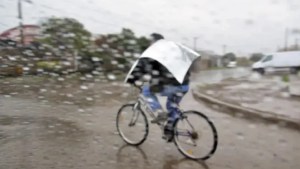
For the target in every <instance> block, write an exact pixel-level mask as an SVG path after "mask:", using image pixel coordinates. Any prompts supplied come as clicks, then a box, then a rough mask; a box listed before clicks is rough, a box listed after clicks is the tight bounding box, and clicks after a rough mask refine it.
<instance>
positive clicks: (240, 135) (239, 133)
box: [237, 132, 245, 140]
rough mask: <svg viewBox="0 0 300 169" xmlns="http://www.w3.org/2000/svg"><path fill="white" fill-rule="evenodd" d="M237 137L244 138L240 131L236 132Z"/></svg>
mask: <svg viewBox="0 0 300 169" xmlns="http://www.w3.org/2000/svg"><path fill="white" fill-rule="evenodd" d="M237 138H238V139H239V140H244V139H245V137H244V134H243V133H241V132H238V133H237Z"/></svg>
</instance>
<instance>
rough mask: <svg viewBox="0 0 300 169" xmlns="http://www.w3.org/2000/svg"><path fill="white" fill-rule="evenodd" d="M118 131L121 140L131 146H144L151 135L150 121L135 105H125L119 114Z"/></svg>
mask: <svg viewBox="0 0 300 169" xmlns="http://www.w3.org/2000/svg"><path fill="white" fill-rule="evenodd" d="M116 125H117V130H118V133H119V135H120V136H121V138H122V139H123V140H124V141H125V142H126V143H127V144H130V145H134V146H138V145H140V144H142V143H143V142H144V141H145V140H146V138H147V136H148V133H149V126H148V120H147V117H146V115H145V113H144V112H143V111H141V110H140V109H139V108H135V104H126V105H123V106H122V107H121V108H120V110H119V111H118V114H117V119H116Z"/></svg>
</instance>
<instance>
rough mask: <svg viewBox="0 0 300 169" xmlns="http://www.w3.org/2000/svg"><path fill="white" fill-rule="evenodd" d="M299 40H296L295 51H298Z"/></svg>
mask: <svg viewBox="0 0 300 169" xmlns="http://www.w3.org/2000/svg"><path fill="white" fill-rule="evenodd" d="M298 40H299V39H298V38H296V39H295V49H296V50H298Z"/></svg>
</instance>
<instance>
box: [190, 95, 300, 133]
mask: <svg viewBox="0 0 300 169" xmlns="http://www.w3.org/2000/svg"><path fill="white" fill-rule="evenodd" d="M192 93H193V97H194V98H195V99H196V100H197V101H200V102H203V103H205V104H206V105H208V106H209V107H211V108H213V109H217V110H220V109H221V110H222V112H223V113H226V114H229V115H232V116H240V117H246V118H247V119H249V118H252V119H253V118H256V119H260V120H264V121H267V122H269V123H276V124H279V125H280V126H285V127H290V128H294V129H297V130H300V121H297V120H294V119H291V118H289V117H286V116H282V115H278V114H274V113H271V112H265V111H260V110H256V109H250V108H245V107H241V106H238V105H235V104H231V103H227V102H224V101H221V100H218V99H215V98H213V97H210V96H208V95H206V94H203V93H200V92H198V91H195V90H192Z"/></svg>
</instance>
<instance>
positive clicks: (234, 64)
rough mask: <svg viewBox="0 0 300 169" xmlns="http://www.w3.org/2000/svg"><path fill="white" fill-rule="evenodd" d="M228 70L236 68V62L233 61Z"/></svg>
mask: <svg viewBox="0 0 300 169" xmlns="http://www.w3.org/2000/svg"><path fill="white" fill-rule="evenodd" d="M227 67H228V68H235V67H236V61H231V62H229V63H228V65H227Z"/></svg>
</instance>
